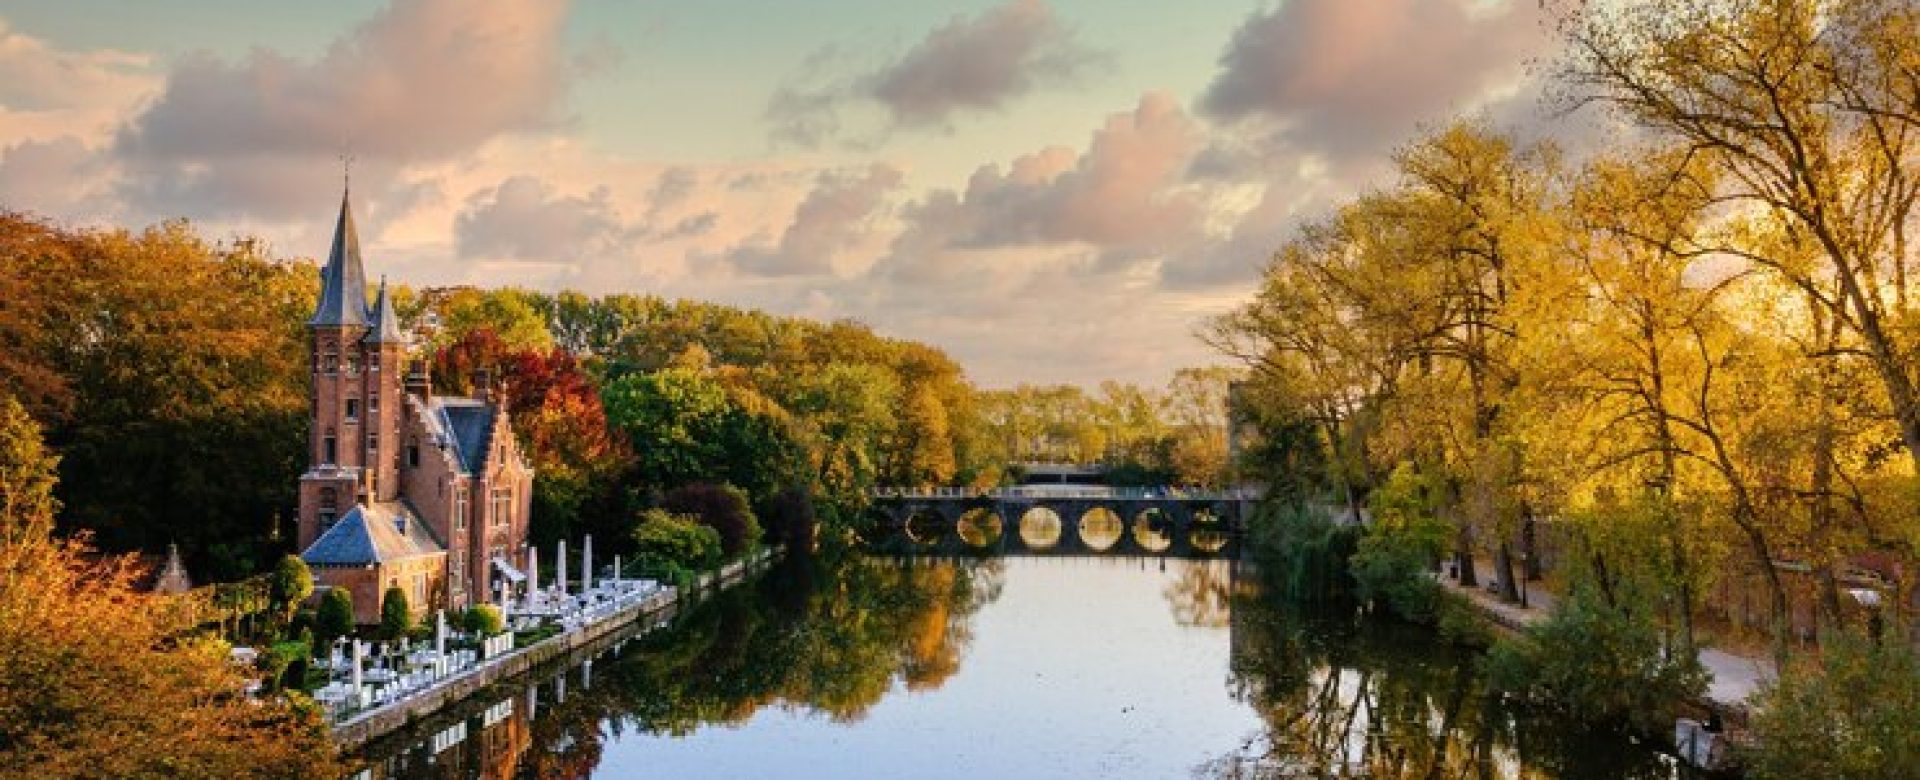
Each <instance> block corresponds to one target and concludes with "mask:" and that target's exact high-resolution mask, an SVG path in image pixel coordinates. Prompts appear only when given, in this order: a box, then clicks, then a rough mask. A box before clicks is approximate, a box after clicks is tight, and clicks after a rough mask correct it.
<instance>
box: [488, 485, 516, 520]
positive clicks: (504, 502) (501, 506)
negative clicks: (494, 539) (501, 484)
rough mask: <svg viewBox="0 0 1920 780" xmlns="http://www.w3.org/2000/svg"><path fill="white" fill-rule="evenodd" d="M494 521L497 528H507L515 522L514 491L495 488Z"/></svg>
mask: <svg viewBox="0 0 1920 780" xmlns="http://www.w3.org/2000/svg"><path fill="white" fill-rule="evenodd" d="M492 519H493V526H494V527H495V528H500V527H503V526H506V525H507V524H508V523H509V522H511V521H512V520H513V491H510V490H507V489H505V488H494V490H493V518H492Z"/></svg>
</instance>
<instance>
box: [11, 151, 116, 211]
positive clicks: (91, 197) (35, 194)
mask: <svg viewBox="0 0 1920 780" xmlns="http://www.w3.org/2000/svg"><path fill="white" fill-rule="evenodd" d="M107 175H108V171H107V170H106V166H105V160H104V159H103V158H102V157H101V156H100V154H99V150H97V149H93V148H90V147H88V146H87V145H86V144H85V143H83V142H82V141H81V140H80V139H79V138H76V137H74V136H71V135H68V136H61V137H59V138H55V139H52V140H49V141H35V140H29V141H22V142H20V143H17V144H14V145H13V146H9V147H7V148H5V149H4V150H0V209H8V208H24V207H25V206H27V205H28V204H31V205H32V206H33V207H34V208H35V209H38V210H41V211H44V212H49V213H54V214H60V215H63V216H75V215H80V214H99V213H101V212H104V211H107V210H110V208H111V204H110V203H109V202H108V201H109V200H110V199H109V198H107V197H106V196H107V192H106V189H107V187H106V184H107Z"/></svg>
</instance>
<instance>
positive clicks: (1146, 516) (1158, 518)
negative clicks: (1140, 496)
mask: <svg viewBox="0 0 1920 780" xmlns="http://www.w3.org/2000/svg"><path fill="white" fill-rule="evenodd" d="M1176 530H1177V529H1175V528H1174V525H1173V519H1172V518H1171V517H1169V516H1168V515H1167V510H1165V509H1162V508H1160V507H1157V506H1150V507H1147V508H1145V509H1142V510H1140V511H1139V512H1136V513H1135V514H1134V516H1133V529H1132V531H1131V533H1132V536H1133V543H1134V545H1135V546H1137V547H1139V548H1140V549H1142V550H1145V551H1147V552H1151V553H1161V552H1166V551H1167V550H1169V549H1172V547H1173V535H1174V533H1175V532H1176Z"/></svg>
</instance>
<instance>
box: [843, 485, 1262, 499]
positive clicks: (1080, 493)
mask: <svg viewBox="0 0 1920 780" xmlns="http://www.w3.org/2000/svg"><path fill="white" fill-rule="evenodd" d="M873 497H874V498H879V499H913V500H926V499H952V500H965V499H977V498H986V499H1091V500H1106V501H1157V500H1165V501H1240V500H1247V499H1256V498H1259V497H1260V495H1259V493H1258V492H1257V491H1254V490H1249V489H1244V488H1235V489H1230V490H1198V489H1192V490H1190V489H1185V488H1170V487H1105V486H1102V485H1020V486H1017V487H995V488H974V487H932V488H900V487H882V488H874V490H873Z"/></svg>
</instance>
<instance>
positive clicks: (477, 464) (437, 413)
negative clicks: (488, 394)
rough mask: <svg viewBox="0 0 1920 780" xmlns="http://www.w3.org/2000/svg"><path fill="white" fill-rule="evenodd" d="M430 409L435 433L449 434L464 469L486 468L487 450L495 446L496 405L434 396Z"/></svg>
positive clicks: (475, 472) (472, 399) (476, 472)
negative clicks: (494, 406) (494, 422)
mask: <svg viewBox="0 0 1920 780" xmlns="http://www.w3.org/2000/svg"><path fill="white" fill-rule="evenodd" d="M428 411H429V415H428V419H429V420H431V421H432V424H433V425H434V426H435V428H436V429H437V430H436V431H435V433H437V434H439V435H441V436H444V437H446V440H447V444H448V445H449V446H451V447H453V454H454V456H455V457H456V458H458V459H459V462H460V469H461V471H463V472H465V473H468V474H479V473H481V472H483V471H485V470H486V467H487V453H488V451H489V450H490V448H491V447H492V446H493V415H494V408H493V406H491V405H489V404H487V403H485V402H483V401H480V400H479V399H475V398H434V399H433V401H432V407H431V408H430V409H429V410H428Z"/></svg>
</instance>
